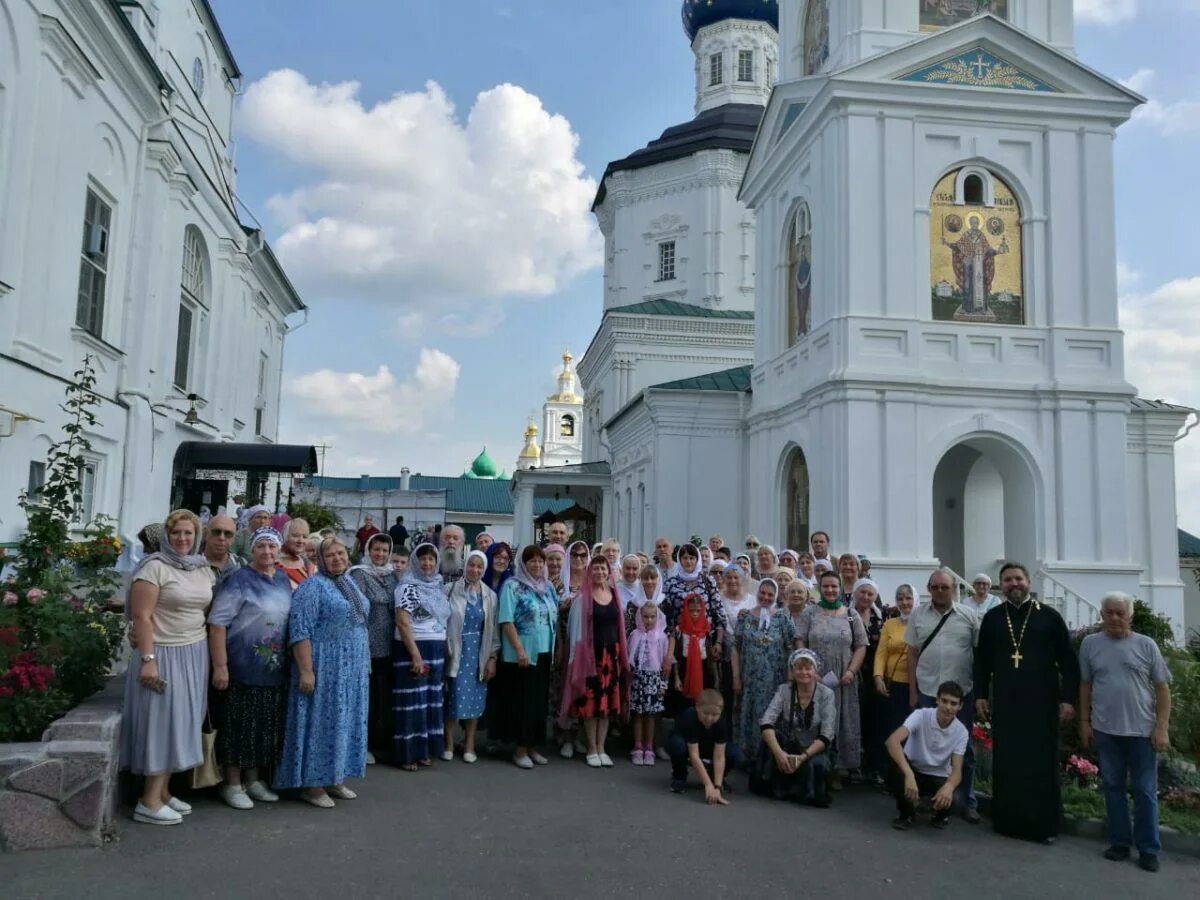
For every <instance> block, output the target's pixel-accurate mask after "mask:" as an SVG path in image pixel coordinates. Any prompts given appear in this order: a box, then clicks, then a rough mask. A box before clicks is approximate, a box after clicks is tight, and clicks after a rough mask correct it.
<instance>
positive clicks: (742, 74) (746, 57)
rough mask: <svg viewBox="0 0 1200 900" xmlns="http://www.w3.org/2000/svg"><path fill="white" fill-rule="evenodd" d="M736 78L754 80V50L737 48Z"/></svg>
mask: <svg viewBox="0 0 1200 900" xmlns="http://www.w3.org/2000/svg"><path fill="white" fill-rule="evenodd" d="M737 80H738V81H753V80H754V51H753V50H739V51H738V59H737Z"/></svg>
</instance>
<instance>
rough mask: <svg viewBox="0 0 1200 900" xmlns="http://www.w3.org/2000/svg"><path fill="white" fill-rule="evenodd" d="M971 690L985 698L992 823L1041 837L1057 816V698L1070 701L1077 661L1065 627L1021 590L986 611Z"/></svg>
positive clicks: (1054, 831)
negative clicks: (989, 731)
mask: <svg viewBox="0 0 1200 900" xmlns="http://www.w3.org/2000/svg"><path fill="white" fill-rule="evenodd" d="M975 696H976V697H977V698H981V699H988V698H989V697H990V707H991V708H990V713H991V721H992V741H993V748H992V826H993V827H994V828H995V830H996V831H997V832H998V833H1000V834H1004V835H1008V836H1009V837H1016V838H1024V839H1026V840H1033V841H1046V840H1048V839H1051V838H1054V837H1056V836H1057V835H1058V826H1059V820H1060V819H1061V818H1062V793H1061V790H1060V785H1059V779H1060V772H1059V768H1060V767H1059V762H1058V733H1059V704H1060V703H1067V704H1070V705H1071V706H1072V707H1074V705H1075V702H1076V698H1077V697H1078V696H1079V661H1078V660H1077V659H1076V657H1075V652H1074V650H1073V649H1072V647H1071V637H1070V634H1069V632H1068V631H1067V625H1066V623H1065V622H1064V621H1063V619H1062V616H1060V615H1059V614H1058V613H1057V612H1056V611H1054V610H1053V609H1051V608H1050V607H1048V606H1044V605H1042V604H1039V603H1038V602H1037V601H1036V600H1033V599H1032V598H1030V597H1029V596H1028V595H1027V594H1026V595H1025V596H1024V597H1023V598H1021V599H1017V598H1016V597H1013V596H1010V599H1008V600H1006V601H1005V602H1004V603H1001V604H999V605H998V606H996V607H994V608H993V609H991V610H990V611H989V612H988V613H987V615H986V616H984V618H983V624H982V625H981V626H980V629H979V645H978V647H977V648H976V650H975Z"/></svg>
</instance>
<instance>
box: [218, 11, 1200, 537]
mask: <svg viewBox="0 0 1200 900" xmlns="http://www.w3.org/2000/svg"><path fill="white" fill-rule="evenodd" d="M1076 5H1077V9H1079V10H1080V16H1081V19H1084V20H1086V21H1081V22H1080V23H1079V26H1078V39H1077V44H1078V49H1079V55H1080V57H1081V59H1082V60H1083V61H1084V62H1085V63H1087V64H1089V65H1091V66H1093V67H1094V68H1097V69H1099V70H1100V71H1101V72H1103V73H1105V74H1107V75H1109V76H1111V77H1114V78H1118V79H1121V80H1125V81H1129V82H1130V83H1131V84H1132V85H1133V86H1135V87H1136V88H1137V89H1138V90H1139V91H1141V92H1142V93H1143V94H1146V95H1147V96H1148V97H1150V98H1151V104H1150V105H1149V107H1148V109H1147V110H1146V111H1145V112H1143V113H1142V114H1141V115H1140V117H1139V118H1138V119H1137V120H1135V121H1134V122H1133V123H1131V124H1130V125H1128V126H1126V127H1125V128H1124V129H1122V131H1121V132H1120V137H1119V139H1118V142H1117V148H1116V159H1117V211H1118V247H1119V262H1120V266H1121V273H1122V290H1123V293H1124V296H1125V308H1126V311H1127V314H1128V321H1127V322H1126V323H1125V324H1126V327H1127V328H1128V329H1129V331H1130V335H1129V342H1128V345H1129V348H1130V359H1129V368H1130V378H1131V380H1133V381H1134V383H1135V384H1138V386H1139V388H1141V389H1142V392H1143V393H1144V394H1145V395H1146V396H1150V397H1162V398H1165V399H1172V400H1175V401H1177V402H1186V403H1191V404H1193V405H1200V363H1198V362H1197V360H1200V254H1198V253H1197V252H1196V250H1195V242H1194V237H1193V235H1194V233H1195V232H1196V228H1195V226H1194V225H1193V224H1192V223H1191V217H1192V215H1193V213H1194V211H1195V210H1196V209H1197V208H1200V182H1198V181H1197V179H1196V178H1195V177H1194V174H1193V171H1192V167H1193V166H1194V164H1195V161H1196V158H1197V151H1198V150H1200V67H1198V66H1196V65H1195V46H1196V42H1197V37H1200V2H1197V0H1178V2H1169V3H1168V2H1165V0H1140V3H1139V0H1077V3H1076ZM213 6H214V8H215V9H216V12H217V15H218V17H219V19H220V21H221V24H222V27H223V28H224V31H225V34H226V36H227V38H228V40H229V42H230V44H231V46H232V48H233V51H234V54H235V56H236V57H237V60H238V63H239V64H240V66H241V69H242V71H243V73H244V76H245V81H244V87H245V88H246V90H247V95H246V97H245V98H244V99H243V110H242V113H243V114H242V115H241V116H240V117H239V120H238V122H237V133H238V134H239V138H238V142H237V162H238V168H239V186H238V192H239V194H240V195H241V197H242V198H243V200H244V201H245V202H246V203H247V204H248V205H249V207H250V208H251V209H252V210H253V211H254V212H255V213H256V215H257V216H258V218H259V219H260V220H261V221H262V223H263V225H264V226H265V228H266V231H267V234H268V236H269V237H270V238H271V239H272V241H273V243H275V245H276V248H277V250H280V251H281V255H282V256H283V257H284V258H285V260H287V259H288V254H289V251H290V253H291V258H292V259H293V260H296V262H294V263H290V264H289V271H290V272H291V273H292V274H293V277H294V278H295V280H296V281H297V282H298V284H299V285H300V287H301V290H302V292H303V294H304V296H305V298H306V300H307V301H308V303H309V305H310V307H311V308H312V312H311V317H310V320H309V323H308V325H307V326H305V327H304V328H302V329H301V330H299V331H298V332H296V333H295V335H293V336H292V337H291V338H289V342H288V347H287V360H286V365H285V401H284V409H283V423H284V424H283V427H282V428H281V435H280V437H281V439H283V440H303V441H317V440H325V441H327V442H328V443H330V444H332V445H333V450H332V451H331V452H330V453H329V456H328V458H327V466H328V471H330V472H331V473H340V474H357V473H360V472H373V473H392V472H395V471H398V470H399V468H400V467H401V466H403V465H408V466H410V467H411V468H412V469H413V470H414V471H424V472H426V473H428V474H455V473H457V472H458V471H461V469H462V467H463V466H464V465H465V464H466V463H467V462H468V461H469V460H470V458H471V457H473V456H474V455H475V453H476V452H478V449H479V447H480V446H482V445H483V444H485V443H486V444H487V445H488V447H489V450H490V451H491V452H492V454H493V455H494V457H495V458H496V459H497V460H498V461H499V462H500V464H502V465H505V466H506V467H508V468H510V469H511V467H512V462H513V460H514V459H515V456H516V453H517V451H518V450H519V448H520V446H521V431H522V429H523V427H524V421H525V418H526V416H528V415H529V414H531V413H535V412H540V405H541V401H542V399H543V397H544V395H545V394H547V393H549V392H550V391H551V390H552V389H553V373H554V372H555V371H556V367H557V364H558V356H559V354H560V353H561V351H562V349H563V348H564V347H569V348H570V349H572V350H573V351H574V352H575V353H576V355H577V356H578V355H579V354H581V353H582V352H583V350H584V349H585V347H586V346H587V341H588V340H589V339H590V337H591V335H592V333H593V331H594V330H595V327H596V324H597V322H598V319H599V311H600V302H601V301H600V296H601V290H600V274H599V269H598V265H597V264H598V262H599V256H598V252H597V248H598V244H597V243H596V241H597V238H596V234H595V232H594V230H593V228H592V226H591V224H590V222H589V221H588V217H586V216H585V215H582V214H581V212H580V210H581V208H584V207H585V206H586V203H585V201H586V200H587V199H590V196H589V195H590V193H591V192H592V191H594V188H595V183H594V182H595V180H596V179H598V178H599V177H600V176H601V174H602V173H603V171H604V166H605V164H606V163H607V162H608V161H609V160H611V159H616V158H619V157H621V156H624V155H626V154H627V153H629V152H630V151H632V150H634V149H636V148H638V147H640V146H642V145H644V144H645V143H646V142H647V141H648V140H651V139H652V138H654V137H656V136H657V135H658V134H659V133H660V132H661V131H662V130H663V129H664V128H665V127H667V126H669V125H672V124H676V123H679V122H682V121H685V120H687V119H689V118H690V117H691V115H692V91H693V82H692V55H691V51H690V48H689V46H688V43H687V39H686V37H685V36H684V35H683V32H682V29H681V26H680V20H679V3H678V2H677V0H612V2H608V3H604V4H597V3H588V2H581V0H503V2H483V0H462V2H444V0H443V2H433V3H429V2H423V3H417V2H412V0H340V2H338V3H336V4H335V3H329V2H327V0H255V2H253V3H246V2H243V0H213ZM279 70H291V71H292V73H293V74H289V75H286V76H284V75H281V74H279ZM272 72H275V73H276V74H274V75H270V73H272ZM348 82H355V83H357V85H358V88H357V90H356V91H355V90H353V89H351V88H348V87H342V88H340V89H336V90H334V89H329V88H322V87H321V86H322V85H345V83H348ZM431 82H433V83H436V85H437V87H430V83H431ZM502 84H510V85H514V86H516V88H518V89H519V90H513V89H504V90H501V91H493V89H494V88H496V87H497V86H498V85H502ZM485 92H488V93H485ZM443 94H444V96H443ZM480 94H484V97H483V98H480V99H477V98H478V97H479V95H480ZM396 95H403V96H402V97H400V98H399V99H393V98H394V97H396ZM378 104H382V106H379V107H378V108H376V107H377V105H378ZM448 104H453V107H454V112H453V113H450V112H449V111H448ZM373 108H374V111H373V112H371V110H372V109H373ZM468 122H469V124H468ZM406 129H407V130H406ZM572 134H573V135H575V136H577V138H578V143H577V145H572V143H571V139H570V138H571V135H572ZM330 135H332V136H333V137H330ZM421 154H424V158H421ZM530 160H532V161H533V163H532V164H531V165H530V166H527V167H526V166H525V162H527V161H530ZM468 163H469V164H468ZM523 168H530V169H531V170H532V171H533V176H531V178H530V179H529V181H530V183H527V184H511V183H504V184H498V183H497V182H499V181H503V180H504V177H503V175H504V173H505V172H506V171H509V170H513V169H523ZM363 171H368V172H369V173H370V174H368V175H366V176H362V175H360V173H361V172H363ZM489 173H490V174H489ZM472 179H482V180H472ZM347 182H350V183H349V184H348V183H347ZM546 196H549V197H550V198H551V200H550V201H547V200H546V199H545V198H546ZM413 198H415V199H413ZM488 201H493V202H491V203H490V204H489V202H488ZM414 205H415V206H416V207H417V208H414ZM362 207H368V208H370V212H369V214H368V215H367V216H366V219H365V221H348V220H354V219H355V218H356V215H357V211H358V210H359V209H360V208H362ZM549 207H553V208H552V209H550V208H549ZM564 209H567V211H566V212H564ZM513 210H516V212H513ZM321 217H325V218H328V219H330V220H334V221H339V222H341V224H342V225H344V226H347V227H344V228H343V229H342V230H341V231H339V232H337V234H336V235H335V236H334V239H333V240H330V233H328V232H322V231H319V230H313V229H310V230H309V231H308V232H307V233H306V232H305V227H304V226H305V224H306V223H308V222H311V221H314V220H316V219H318V218H321ZM464 233H468V234H470V235H473V236H474V237H470V238H466V239H464V238H463V235H464ZM285 235H287V237H286V238H285V237H284V236H285ZM281 241H282V245H281ZM398 244H399V245H404V247H405V248H408V249H407V250H403V251H400V252H398V251H397V245H398ZM330 246H332V247H333V248H334V250H332V251H331V250H329V249H328V248H329V247H330ZM414 248H415V249H414ZM348 261H349V262H348ZM1151 362H1152V363H1153V364H1152V365H1151V364H1150V363H1151ZM380 366H386V367H387V370H386V372H381V371H380ZM388 404H391V405H392V406H393V407H399V408H391V409H386V408H383V407H385V406H387V405H388ZM397 422H398V423H400V424H399V425H397V424H395V423H397ZM1193 443H1194V444H1196V445H1197V447H1198V448H1200V434H1198V435H1193V436H1192V438H1189V441H1188V442H1185V443H1184V444H1181V445H1179V447H1180V465H1179V481H1180V490H1181V491H1189V492H1191V494H1192V496H1194V494H1195V492H1196V491H1197V490H1200V449H1197V450H1193V449H1192V448H1191V446H1190V445H1191V444H1193ZM1180 512H1181V517H1182V520H1183V523H1184V524H1185V526H1186V527H1190V528H1191V529H1192V530H1200V510H1197V511H1196V512H1193V511H1192V510H1191V509H1190V508H1189V504H1188V503H1187V501H1186V499H1185V498H1183V497H1181V503H1180Z"/></svg>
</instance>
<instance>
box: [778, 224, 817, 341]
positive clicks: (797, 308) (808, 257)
mask: <svg viewBox="0 0 1200 900" xmlns="http://www.w3.org/2000/svg"><path fill="white" fill-rule="evenodd" d="M784 296H785V297H786V302H787V323H788V324H787V328H788V330H787V334H788V346H789V347H790V346H791V345H792V344H794V343H796V341H798V340H799V339H800V338H802V337H803V336H804V335H806V334H808V330H809V328H810V327H812V214H811V213H810V212H809V209H808V204H807V203H801V204H800V206H799V207H798V208H797V209H796V212H795V215H793V216H792V221H791V224H790V226H789V231H788V277H787V287H786V290H785V292H784Z"/></svg>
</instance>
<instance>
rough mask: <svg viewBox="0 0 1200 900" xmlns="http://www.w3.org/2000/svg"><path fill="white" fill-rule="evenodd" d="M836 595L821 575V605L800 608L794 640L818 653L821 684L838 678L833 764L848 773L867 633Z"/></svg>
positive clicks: (853, 759) (855, 746)
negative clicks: (836, 730) (828, 679)
mask: <svg viewBox="0 0 1200 900" xmlns="http://www.w3.org/2000/svg"><path fill="white" fill-rule="evenodd" d="M841 596H842V580H841V578H840V577H839V576H838V575H837V574H835V573H833V572H822V573H821V600H820V602H818V603H810V604H809V605H808V606H807V607H805V610H804V614H803V615H802V616H801V618H800V625H799V627H798V628H797V631H796V639H797V641H798V643H799V644H800V645H801V646H804V647H808V648H809V649H810V650H815V651H816V652H817V656H819V657H820V659H821V671H820V672H819V673H818V675H820V677H821V678H822V679H824V678H825V676H826V675H828V674H831V673H832V675H833V677H834V678H836V679H837V683H836V684H835V685H830V687H831V688H832V689H833V695H834V700H836V701H837V708H838V733H837V739H836V740H835V742H834V749H835V751H836V752H835V754H834V757H833V765H834V766H836V767H837V768H838V769H839V770H841V771H843V772H851V771H857V769H858V768H859V766H860V765H861V763H862V726H861V721H860V719H859V703H858V682H859V672H860V670H861V669H862V665H863V660H864V658H865V657H866V655H867V632H866V629H865V628H864V627H863V622H862V619H861V618H860V617H859V615H858V613H857V612H855V611H854V610H853V609H851V608H847V607H846V606H844V605H843V604H842V600H841ZM830 786H831V787H833V788H834V789H835V790H836V789H838V788H840V786H841V785H840V782H839V781H838V780H833V779H831V782H830Z"/></svg>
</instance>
